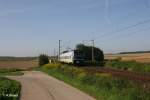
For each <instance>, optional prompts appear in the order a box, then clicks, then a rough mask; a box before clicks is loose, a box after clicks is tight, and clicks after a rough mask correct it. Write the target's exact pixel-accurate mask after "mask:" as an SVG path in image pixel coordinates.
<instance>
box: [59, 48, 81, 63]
mask: <svg viewBox="0 0 150 100" xmlns="http://www.w3.org/2000/svg"><path fill="white" fill-rule="evenodd" d="M83 61H84V59H83V56H82V55H81V53H79V52H78V51H76V50H73V51H69V52H66V53H62V54H61V55H60V62H63V63H68V64H80V63H83Z"/></svg>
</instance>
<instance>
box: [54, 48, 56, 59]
mask: <svg viewBox="0 0 150 100" xmlns="http://www.w3.org/2000/svg"><path fill="white" fill-rule="evenodd" d="M55 57H56V50H55V48H54V59H55Z"/></svg>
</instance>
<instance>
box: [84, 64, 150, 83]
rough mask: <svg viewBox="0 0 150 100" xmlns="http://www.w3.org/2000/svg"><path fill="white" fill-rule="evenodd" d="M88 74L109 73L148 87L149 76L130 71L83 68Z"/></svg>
mask: <svg viewBox="0 0 150 100" xmlns="http://www.w3.org/2000/svg"><path fill="white" fill-rule="evenodd" d="M83 69H85V70H87V71H88V72H89V73H110V74H112V75H113V76H115V77H118V78H125V79H128V80H132V81H136V82H139V83H144V84H148V85H149V86H150V74H140V73H136V72H131V71H125V70H117V69H111V68H103V67H84V68H83Z"/></svg>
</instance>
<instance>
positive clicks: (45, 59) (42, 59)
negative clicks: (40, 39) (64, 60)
mask: <svg viewBox="0 0 150 100" xmlns="http://www.w3.org/2000/svg"><path fill="white" fill-rule="evenodd" d="M48 63H49V59H48V56H47V55H44V54H41V55H40V56H39V66H42V65H45V64H48Z"/></svg>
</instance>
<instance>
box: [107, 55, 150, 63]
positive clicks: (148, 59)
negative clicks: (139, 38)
mask: <svg viewBox="0 0 150 100" xmlns="http://www.w3.org/2000/svg"><path fill="white" fill-rule="evenodd" d="M105 59H107V60H114V59H121V60H123V61H131V60H135V61H137V62H141V63H150V53H137V54H106V55H105Z"/></svg>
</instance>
